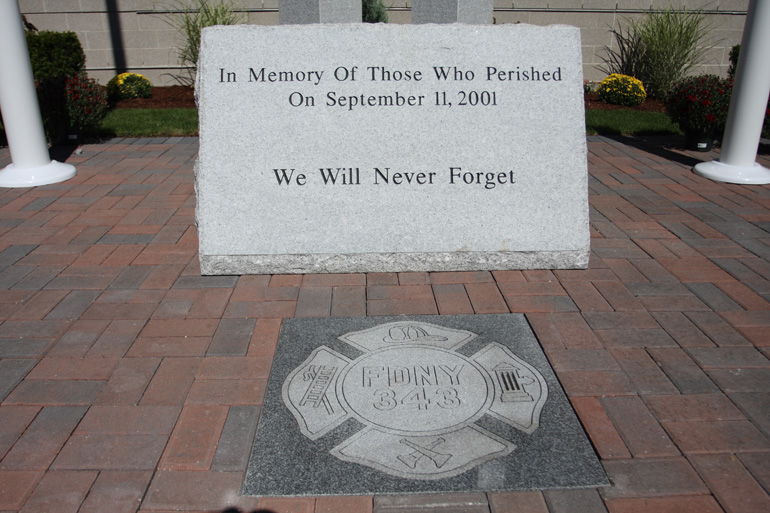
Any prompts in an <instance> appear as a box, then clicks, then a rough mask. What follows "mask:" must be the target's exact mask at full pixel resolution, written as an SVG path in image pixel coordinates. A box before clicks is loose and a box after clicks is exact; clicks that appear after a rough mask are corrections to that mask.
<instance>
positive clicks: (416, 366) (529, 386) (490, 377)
mask: <svg viewBox="0 0 770 513" xmlns="http://www.w3.org/2000/svg"><path fill="white" fill-rule="evenodd" d="M608 484H609V483H608V480H607V477H606V475H605V474H604V471H603V469H602V467H601V465H600V464H599V461H598V459H597V457H596V454H595V452H594V449H593V447H592V446H591V443H590V442H589V441H588V439H587V437H586V435H585V432H584V431H583V428H582V426H581V425H580V423H579V421H578V420H577V417H576V416H575V413H574V411H573V410H572V408H571V406H570V404H569V401H568V400H567V398H566V396H565V395H564V392H563V391H562V389H561V387H560V385H559V383H558V381H557V379H556V377H555V375H554V373H553V370H552V369H551V367H550V365H549V364H548V361H547V360H546V358H545V355H544V354H543V352H542V350H541V348H540V345H539V344H538V342H537V339H536V338H535V336H534V334H533V333H532V330H531V329H530V327H529V325H528V324H527V321H526V320H525V318H524V316H523V315H521V314H506V315H474V316H418V317H376V318H333V319H290V320H285V321H284V324H283V327H282V330H281V334H280V338H279V341H278V346H277V349H276V355H275V358H274V360H273V368H272V371H271V374H270V378H269V382H268V388H267V395H266V397H265V402H264V406H263V409H262V414H261V418H260V421H259V425H258V428H257V435H256V440H255V443H254V448H253V451H252V454H251V459H250V463H249V469H248V473H247V477H246V482H245V485H244V493H245V494H247V495H289V496H302V495H337V494H341V495H355V494H367V495H368V494H388V493H399V494H403V493H428V492H460V491H498V490H530V489H546V488H573V487H595V486H603V485H608Z"/></svg>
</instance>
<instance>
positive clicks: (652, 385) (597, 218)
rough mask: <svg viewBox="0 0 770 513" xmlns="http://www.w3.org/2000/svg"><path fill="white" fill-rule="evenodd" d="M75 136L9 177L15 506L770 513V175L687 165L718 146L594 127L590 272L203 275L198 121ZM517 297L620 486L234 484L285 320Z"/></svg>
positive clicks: (1, 356) (5, 497)
mask: <svg viewBox="0 0 770 513" xmlns="http://www.w3.org/2000/svg"><path fill="white" fill-rule="evenodd" d="M80 149H82V153H78V154H73V155H71V156H70V157H69V159H68V161H70V162H72V163H74V164H75V165H76V166H77V169H78V174H77V176H76V177H75V178H73V179H71V180H69V181H67V182H65V183H62V184H54V185H49V186H43V187H37V188H34V189H5V190H0V512H3V513H5V512H20V511H21V512H36V513H37V512H45V511H56V512H57V513H60V512H69V511H72V512H73V513H74V512H78V513H92V512H97V511H115V512H119V513H124V512H125V513H134V512H137V511H141V512H154V513H161V512H166V511H180V510H181V511H188V512H204V511H205V512H216V513H221V512H223V511H225V510H226V509H227V508H240V510H241V511H244V512H245V511H255V510H258V509H259V508H262V509H265V510H269V511H274V512H276V513H277V512H284V511H285V512H307V513H313V512H315V513H326V512H330V511H351V512H363V513H367V512H371V513H378V512H381V513H385V512H392V513H396V512H416V511H425V512H429V511H469V512H487V513H503V512H505V513H508V512H516V513H524V512H527V513H560V512H563V511H569V512H577V511H591V512H595V511H599V512H605V511H606V512H609V513H630V512H634V513H636V512H639V513H646V512H656V513H660V512H662V513H667V512H671V513H673V512H677V513H679V512H682V513H689V512H698V513H718V512H740V513H754V512H765V511H768V510H770V496H769V495H768V493H769V492H770V463H768V462H770V414H768V411H770V349H769V348H770V335H768V333H770V187H767V186H740V185H729V184H720V183H715V182H710V181H708V180H705V179H703V178H700V177H698V176H696V175H694V174H693V173H692V172H691V166H692V164H693V163H694V162H696V161H697V160H702V159H712V158H714V157H715V156H717V154H716V153H710V154H695V153H688V152H683V151H680V150H678V149H677V141H673V145H672V144H671V141H667V142H661V141H656V140H652V139H651V140H649V141H643V140H638V139H627V140H625V141H624V142H620V141H618V140H612V139H607V138H601V137H592V138H589V142H588V151H589V173H590V181H589V189H590V203H591V206H592V212H591V228H592V255H591V260H590V266H589V268H588V269H586V270H555V271H551V270H525V271H517V270H512V271H491V272H490V271H479V272H446V273H425V272H404V273H371V274H345V275H319V274H315V275H306V276H302V275H275V276H240V277H238V276H211V277H208V276H200V267H199V265H198V261H197V257H196V251H197V235H196V231H195V226H194V215H195V197H194V187H193V164H194V159H195V157H196V153H197V140H196V139H193V138H172V139H126V140H121V139H115V140H112V141H108V142H106V143H103V144H97V145H85V146H82V147H81V148H80ZM149 152H151V153H149ZM760 161H761V162H763V163H764V165H766V166H770V159H768V157H767V155H765V154H762V155H760ZM9 162H10V156H9V153H8V150H7V149H0V166H4V165H6V164H7V163H9ZM508 312H514V313H524V314H525V315H526V318H527V320H528V321H529V323H530V325H531V326H532V328H533V330H534V332H535V333H536V335H537V336H538V339H539V341H540V343H541V345H542V347H543V349H544V350H545V353H546V355H547V356H548V358H549V360H550V362H551V364H552V365H553V367H554V370H555V372H556V374H557V377H558V378H559V380H560V382H561V384H562V385H563V387H564V389H565V391H566V393H567V395H568V397H569V399H570V401H571V402H572V404H573V406H574V408H575V411H576V412H577V415H578V417H579V418H580V420H581V422H582V423H583V425H584V427H585V429H586V432H587V434H588V435H589V437H590V439H591V441H592V442H593V444H594V446H595V448H596V450H597V453H598V455H599V458H600V460H601V461H602V464H603V465H604V467H605V469H606V471H607V474H608V476H609V478H610V480H611V482H612V485H611V486H609V487H606V488H600V489H588V490H544V491H521V492H494V491H490V492H489V493H470V494H469V493H457V494H438V495H432V496H431V495H426V496H409V495H403V496H374V497H372V496H362V497H345V496H325V497H297V498H255V497H243V496H241V495H240V490H241V485H242V482H243V479H244V474H245V471H246V464H247V456H248V451H249V448H250V446H251V444H252V441H253V437H254V429H255V421H256V419H257V418H258V416H259V414H260V411H261V404H262V400H263V397H264V393H265V387H266V384H267V378H268V374H269V370H270V366H271V363H272V357H273V354H274V352H275V346H276V343H277V340H278V334H279V332H280V328H281V321H282V319H284V318H289V317H317V316H322V317H328V316H334V317H338V316H365V315H369V316H378V315H400V314H406V315H420V314H445V315H446V314H489V313H508Z"/></svg>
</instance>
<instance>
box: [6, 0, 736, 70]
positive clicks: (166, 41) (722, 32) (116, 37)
mask: <svg viewBox="0 0 770 513" xmlns="http://www.w3.org/2000/svg"><path fill="white" fill-rule="evenodd" d="M18 1H19V6H20V8H21V12H22V13H23V14H25V15H26V17H27V20H28V21H29V22H31V23H32V24H34V25H35V26H36V27H37V28H38V29H39V30H56V31H64V30H71V31H73V32H75V33H77V35H78V37H79V38H80V42H81V44H82V45H83V49H84V50H85V53H86V68H87V70H88V73H89V75H90V76H91V77H93V78H96V79H97V80H99V81H100V82H101V83H106V82H107V81H108V80H109V79H110V78H112V77H113V76H114V75H115V74H116V72H117V71H116V63H120V62H121V61H122V62H123V63H124V65H125V67H126V68H127V69H128V71H132V72H136V73H141V74H143V75H145V76H146V77H147V78H149V79H150V80H151V81H152V82H153V83H154V84H156V85H170V84H174V83H177V80H176V78H175V77H179V76H186V73H185V70H184V69H182V68H181V66H180V61H179V57H178V46H179V44H180V41H181V39H180V36H179V35H178V34H177V32H176V31H175V30H174V29H173V27H171V26H170V25H169V24H168V22H167V16H168V14H167V11H168V10H169V9H171V8H173V7H174V6H178V5H179V4H180V2H184V3H190V2H191V1H192V0H18ZM232 1H233V3H234V4H235V5H237V6H239V8H241V9H242V10H243V11H244V12H245V13H246V15H247V20H248V21H247V22H248V23H253V24H260V25H275V24H278V1H279V0H232ZM748 3H749V0H711V1H708V0H548V1H544V0H517V1H512V0H495V13H494V17H495V22H496V23H498V24H502V23H531V24H534V25H550V24H569V25H575V26H578V27H580V29H581V34H582V38H583V63H584V74H585V78H586V79H587V80H601V79H602V78H603V77H604V73H603V72H601V71H600V70H599V68H598V66H600V65H601V64H602V62H603V61H602V57H603V55H604V53H605V47H606V46H609V45H612V44H613V39H612V37H611V34H610V33H609V28H610V27H617V26H618V24H619V23H621V22H622V20H623V19H624V18H632V17H635V16H640V15H641V14H640V13H641V12H644V11H645V10H648V9H658V8H665V7H667V6H668V5H669V4H673V5H674V6H675V7H686V8H692V9H696V8H704V9H708V10H709V12H710V13H711V14H709V21H710V23H711V24H712V26H713V27H714V28H713V30H712V32H711V37H713V39H714V41H718V43H717V46H716V47H715V48H714V49H713V51H712V52H711V53H710V55H709V57H708V60H707V62H706V63H705V65H704V66H703V69H702V71H704V72H707V73H716V74H721V75H724V74H725V73H726V70H727V67H728V65H729V63H730V61H729V58H728V55H729V51H730V48H731V47H732V46H733V45H735V44H737V43H740V39H741V34H742V30H743V24H744V21H745V12H746V9H747V8H748ZM385 5H387V6H388V8H389V18H390V22H391V23H411V0H385ZM121 47H122V51H121ZM511 53H512V54H513V53H515V49H511Z"/></svg>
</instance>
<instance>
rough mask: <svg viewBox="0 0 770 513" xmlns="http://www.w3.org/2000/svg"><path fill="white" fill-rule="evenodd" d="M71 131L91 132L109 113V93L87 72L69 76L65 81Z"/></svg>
mask: <svg viewBox="0 0 770 513" xmlns="http://www.w3.org/2000/svg"><path fill="white" fill-rule="evenodd" d="M64 93H65V97H66V102H67V114H68V117H69V122H70V128H71V131H74V132H75V133H80V134H82V133H85V132H89V131H91V130H93V129H95V128H96V127H98V126H99V123H101V122H102V120H103V119H104V117H105V116H106V115H107V93H106V92H105V91H104V88H103V87H102V86H100V85H99V84H97V83H96V80H93V79H90V78H88V76H86V74H85V73H82V72H81V73H78V74H77V75H74V76H71V77H69V78H68V79H67V80H65V83H64Z"/></svg>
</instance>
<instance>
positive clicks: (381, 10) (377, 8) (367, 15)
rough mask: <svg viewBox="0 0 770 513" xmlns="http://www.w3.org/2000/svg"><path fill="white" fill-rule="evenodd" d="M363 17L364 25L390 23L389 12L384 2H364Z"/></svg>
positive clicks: (364, 0)
mask: <svg viewBox="0 0 770 513" xmlns="http://www.w3.org/2000/svg"><path fill="white" fill-rule="evenodd" d="M361 15H362V16H361V18H362V19H363V22H364V23H387V22H388V10H387V9H386V8H385V5H384V4H383V3H382V0H363V2H362V4H361Z"/></svg>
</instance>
